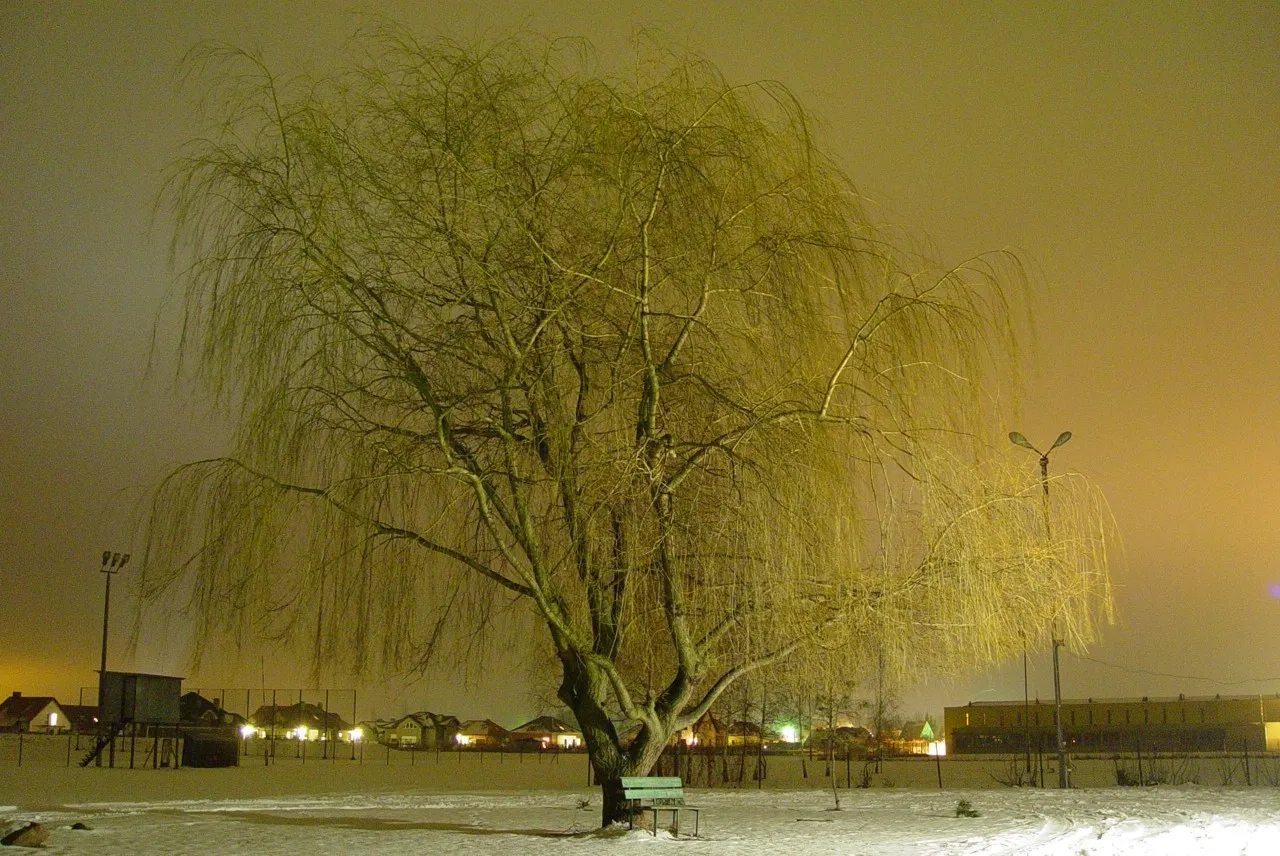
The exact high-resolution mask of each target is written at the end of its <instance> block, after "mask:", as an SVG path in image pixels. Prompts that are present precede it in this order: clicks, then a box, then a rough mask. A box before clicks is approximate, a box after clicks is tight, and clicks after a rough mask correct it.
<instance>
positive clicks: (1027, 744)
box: [1022, 636, 1043, 784]
mask: <svg viewBox="0 0 1280 856" xmlns="http://www.w3.org/2000/svg"><path fill="white" fill-rule="evenodd" d="M1022 737H1023V748H1024V749H1026V752H1027V776H1028V777H1030V776H1031V691H1030V690H1028V689H1027V639H1026V637H1025V636H1024V637H1023V638H1022ZM1042 784H1043V783H1042Z"/></svg>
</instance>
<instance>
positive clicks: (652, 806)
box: [622, 776, 701, 838]
mask: <svg viewBox="0 0 1280 856" xmlns="http://www.w3.org/2000/svg"><path fill="white" fill-rule="evenodd" d="M622 797H623V799H625V800H626V801H627V804H628V806H629V808H630V811H629V812H628V815H627V816H628V818H629V819H630V824H629V825H630V828H632V829H635V816H636V814H637V813H638V812H644V811H651V812H653V834H654V835H657V834H658V815H659V813H660V812H664V811H669V812H671V821H672V824H673V826H672V830H673V832H674V833H675V835H676V837H677V838H678V837H679V836H680V812H681V811H691V812H693V837H694V838H697V837H698V816H699V812H700V811H701V809H697V808H694V807H693V806H687V805H685V804H684V783H683V782H681V781H680V778H679V777H678V776H623V778H622Z"/></svg>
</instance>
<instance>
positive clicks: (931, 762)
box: [0, 733, 1280, 802]
mask: <svg viewBox="0 0 1280 856" xmlns="http://www.w3.org/2000/svg"><path fill="white" fill-rule="evenodd" d="M93 739H94V736H93V735H92V734H75V733H71V734H13V733H7V734H0V785H2V786H3V790H0V802H6V801H7V802H14V801H15V800H16V801H18V802H27V800H25V799H23V798H22V796H21V794H22V791H23V781H24V777H36V778H40V777H41V776H42V775H43V774H45V773H48V772H51V771H55V770H58V769H63V770H66V771H67V774H68V775H66V776H59V777H58V778H59V779H60V780H62V781H64V782H65V783H66V786H67V787H68V788H69V790H71V791H73V792H74V791H77V790H79V788H77V787H76V782H77V779H79V780H80V781H82V782H83V783H84V784H86V785H89V784H90V783H92V782H94V781H96V780H101V779H102V777H103V776H104V774H108V773H109V774H110V776H111V779H112V780H113V781H116V780H118V777H119V776H120V775H121V774H122V773H123V774H126V775H128V776H130V779H129V781H130V782H131V784H130V788H131V789H132V788H133V787H136V786H142V787H145V788H147V789H148V790H149V789H150V788H151V786H152V781H154V783H155V785H157V786H159V789H160V790H159V792H160V793H161V794H162V795H163V794H164V793H168V792H170V791H172V795H173V796H172V798H174V799H178V798H181V796H180V794H181V793H183V792H184V791H185V787H184V785H183V783H184V781H191V782H192V783H193V784H194V783H195V782H198V783H199V788H200V790H198V791H197V792H196V793H195V796H201V797H208V796H212V795H213V793H214V792H221V791H224V790H225V792H226V795H227V796H235V795H236V794H237V793H243V792H244V790H251V791H257V790H259V789H260V788H262V787H267V788H268V789H269V790H273V791H277V792H283V791H281V790H280V789H285V790H288V789H290V788H291V787H295V786H296V787H297V788H298V789H299V790H301V791H303V792H306V791H311V790H313V789H314V787H313V785H314V784H315V783H316V782H317V781H323V782H324V783H326V784H327V785H329V786H331V787H334V788H343V787H378V788H382V787H389V786H392V785H397V786H404V787H414V788H439V789H491V788H499V789H535V790H536V789H551V790H573V789H581V788H586V787H588V786H589V784H590V781H589V768H588V765H587V758H586V755H585V754H584V753H582V752H580V751H571V750H556V749H543V750H529V749H526V750H523V751H520V750H518V749H512V748H507V749H503V750H498V749H486V750H477V749H463V748H458V749H452V750H439V751H437V750H435V749H395V748H391V747H388V746H384V745H381V744H378V743H373V742H364V743H360V744H355V745H352V744H349V743H338V742H334V743H332V744H331V746H330V749H329V751H326V750H325V749H324V748H323V747H322V744H321V743H320V742H318V741H296V740H276V741H274V743H275V745H274V754H272V749H273V747H272V745H271V744H272V741H270V740H267V739H264V738H249V739H246V740H242V741H241V753H242V754H241V757H240V759H239V761H240V764H239V766H238V767H231V768H223V769H199V770H196V769H192V770H187V769H185V768H176V769H175V768H174V767H173V765H172V763H171V762H170V759H169V757H166V756H163V755H162V756H161V757H160V758H157V759H153V758H152V755H151V752H152V748H153V742H152V741H151V740H150V739H147V740H143V739H141V738H139V740H138V741H137V745H136V746H135V747H134V767H135V769H133V770H129V769H128V761H129V749H130V747H129V746H128V745H125V746H123V747H117V750H116V768H115V769H114V770H110V771H108V770H107V769H106V768H105V767H104V768H96V767H88V768H85V769H81V768H79V767H78V766H77V763H78V760H79V758H80V757H81V756H82V755H83V753H84V752H85V751H86V750H87V749H88V748H89V747H91V746H92V745H93ZM178 754H179V755H180V752H179V753H178ZM1033 767H1035V768H1036V769H1034V770H1033V772H1034V773H1036V774H1037V775H1038V774H1039V768H1038V766H1037V765H1036V762H1035V759H1034V756H1033ZM1071 770H1072V773H1071V778H1072V783H1073V785H1074V786H1075V787H1086V788H1096V787H1115V786H1117V785H1128V784H1132V785H1138V784H1146V785H1179V784H1200V785H1207V786H1215V785H1229V786H1231V785H1239V786H1254V787H1257V786H1264V787H1266V786H1270V787H1277V786H1280V755H1277V754H1275V753H1268V754H1261V755H1259V754H1249V755H1246V754H1244V753H1194V754H1192V753H1172V754H1171V753H1156V754H1148V755H1143V756H1141V757H1139V756H1137V755H1136V754H1124V755H1114V756H1112V755H1108V756H1097V755H1092V756H1080V757H1073V758H1072V762H1071ZM757 771H762V772H763V775H762V776H761V775H758V773H757ZM655 772H657V771H655ZM661 772H662V773H663V774H664V775H679V776H681V777H682V778H683V779H684V780H685V782H686V785H687V786H688V787H690V788H695V789H696V788H719V789H735V788H751V789H756V788H766V789H773V790H804V789H829V788H830V787H831V786H832V776H834V777H835V780H836V781H835V784H836V786H837V787H838V788H841V789H857V788H859V787H871V788H930V789H936V788H938V787H939V779H941V786H942V787H943V788H959V789H984V788H1001V787H1005V786H1010V787H1012V786H1017V785H1018V784H1019V783H1021V784H1024V785H1025V784H1027V783H1028V781H1029V780H1030V777H1028V776H1026V773H1025V765H1024V759H1023V756H1022V755H1017V756H1013V755H985V756H979V755H967V756H950V757H945V758H941V759H935V758H932V757H924V756H910V757H891V758H885V759H883V760H881V761H879V762H876V761H866V760H863V759H861V758H858V757H856V756H854V757H850V758H845V757H843V756H842V757H837V758H836V759H834V761H832V762H828V761H827V759H825V758H823V757H821V756H819V755H817V754H816V753H815V754H814V755H813V756H810V755H809V753H808V752H807V751H798V750H791V751H788V752H785V753H784V752H777V751H773V750H766V751H765V752H763V753H762V754H761V755H760V756H759V758H758V757H757V755H756V754H755V753H754V749H752V750H750V751H749V752H748V753H746V754H743V753H740V752H738V751H735V750H734V749H732V748H731V749H729V750H728V751H727V752H726V751H723V750H718V749H712V750H700V749H694V750H692V751H684V750H682V751H680V752H672V753H668V754H667V755H666V756H664V759H663V762H662V765H661ZM1044 772H1045V775H1046V779H1045V780H1046V781H1048V782H1051V783H1052V782H1053V781H1054V777H1053V774H1054V773H1055V772H1056V771H1055V770H1054V769H1053V768H1052V766H1051V765H1049V763H1048V759H1046V762H1045V767H1044ZM95 777H96V779H95ZM162 782H163V783H164V784H163V785H161V783H162ZM272 782H274V783H275V784H274V786H273V785H272V784H271V783H272ZM144 783H145V784H144ZM219 783H223V784H225V789H224V788H223V787H221V786H219ZM251 783H252V786H251V787H249V785H250V784H251ZM211 788H212V791H211V790H210V789H211Z"/></svg>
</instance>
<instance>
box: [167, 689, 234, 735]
mask: <svg viewBox="0 0 1280 856" xmlns="http://www.w3.org/2000/svg"><path fill="white" fill-rule="evenodd" d="M221 701H222V699H212V700H210V699H207V698H205V697H204V696H202V695H200V694H199V693H196V692H189V693H184V694H183V695H182V697H181V698H179V699H178V718H179V720H180V721H181V722H183V723H185V724H190V725H204V726H233V727H235V728H239V727H240V726H241V725H244V721H245V720H244V717H243V716H241V715H240V714H238V713H230V712H228V711H226V710H223V708H222V705H221Z"/></svg>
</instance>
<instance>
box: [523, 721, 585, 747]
mask: <svg viewBox="0 0 1280 856" xmlns="http://www.w3.org/2000/svg"><path fill="white" fill-rule="evenodd" d="M508 737H509V739H510V740H511V742H512V743H516V744H525V745H533V746H539V747H542V748H549V747H552V746H556V747H559V748H561V749H576V748H577V747H579V746H581V745H582V732H581V731H576V730H574V729H573V728H570V727H569V726H568V725H567V724H565V723H564V722H561V721H560V720H558V719H556V718H555V717H554V716H539V717H538V718H537V719H531V720H529V721H528V722H526V723H525V724H524V725H520V726H517V727H515V728H513V729H511V732H510V733H509V735H508Z"/></svg>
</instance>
